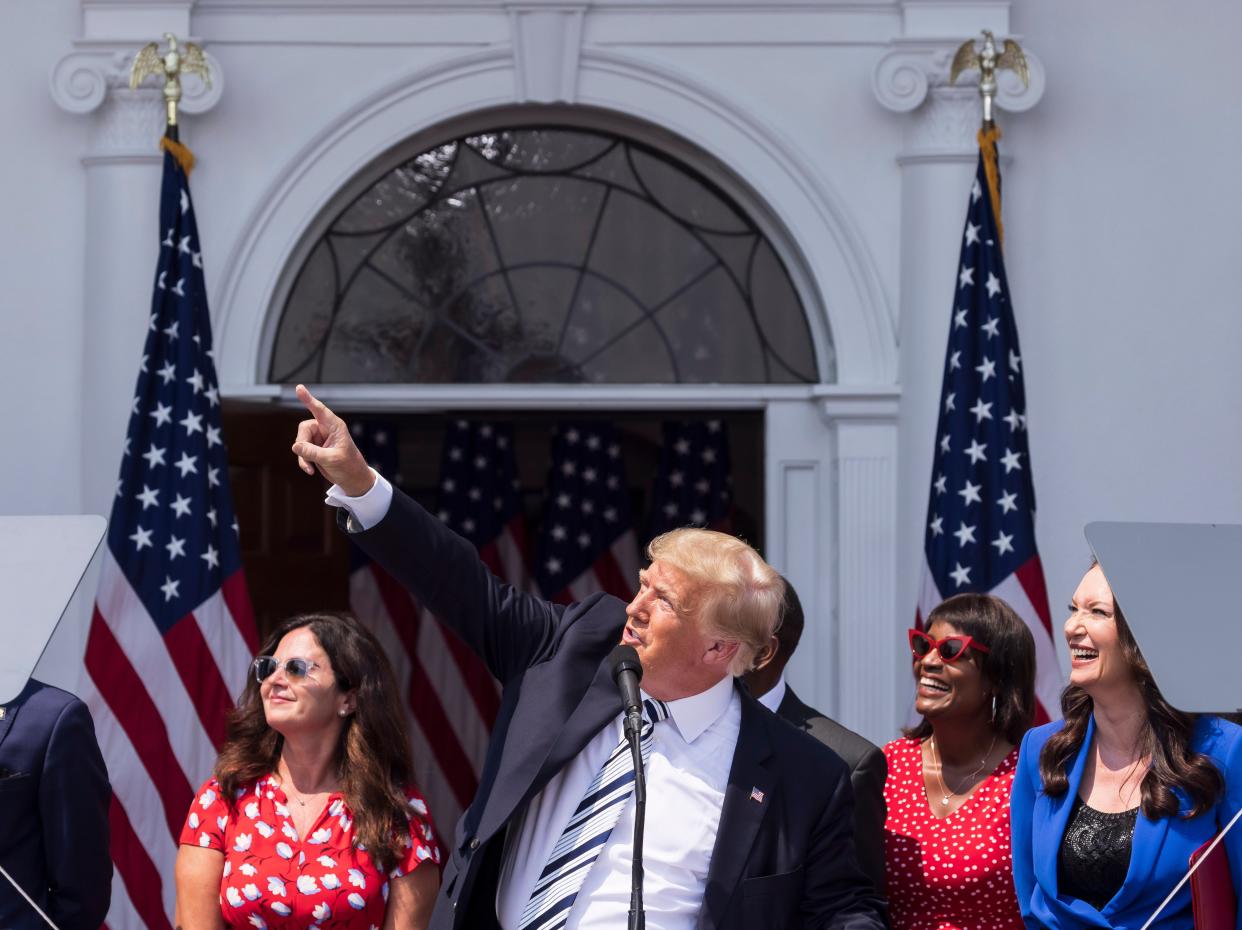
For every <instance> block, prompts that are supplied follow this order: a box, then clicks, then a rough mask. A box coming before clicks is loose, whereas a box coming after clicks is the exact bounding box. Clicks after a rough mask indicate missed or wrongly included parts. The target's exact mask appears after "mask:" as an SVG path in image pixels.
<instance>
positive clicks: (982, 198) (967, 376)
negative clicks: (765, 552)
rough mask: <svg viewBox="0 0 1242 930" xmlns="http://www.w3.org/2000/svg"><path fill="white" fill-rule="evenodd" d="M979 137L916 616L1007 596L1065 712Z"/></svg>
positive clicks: (1046, 690) (990, 140) (986, 151)
mask: <svg viewBox="0 0 1242 930" xmlns="http://www.w3.org/2000/svg"><path fill="white" fill-rule="evenodd" d="M979 143H980V151H979V166H978V169H977V170H976V172H975V182H974V185H973V186H972V188H971V191H970V205H969V208H968V210H967V215H966V229H965V232H964V233H963V240H962V251H961V260H960V262H959V263H958V275H957V289H956V294H955V297H954V304H953V322H952V324H951V325H950V328H949V345H948V349H947V351H946V353H945V363H944V387H943V388H942V390H941V402H940V419H939V423H938V425H937V427H936V451H935V457H934V466H933V474H934V478H933V479H932V485H931V494H930V497H929V500H928V504H927V526H926V535H925V537H924V551H925V554H926V562H925V565H924V571H923V582H922V586H921V589H920V592H919V602H918V611H917V614H916V622H917V623H918V624H919V625H920V626H921V625H922V620H923V618H924V617H926V616H927V614H928V613H929V612H930V611H931V609H932V608H933V607H935V606H936V605H937V604H939V603H940V601H942V600H943V599H944V598H946V597H949V596H951V595H953V594H960V593H962V592H964V591H979V592H985V593H989V594H994V595H996V596H997V597H999V598H1001V599H1002V600H1004V601H1005V602H1007V603H1008V604H1009V605H1010V606H1011V607H1013V609H1014V610H1015V611H1017V613H1018V615H1019V616H1020V617H1021V618H1022V619H1023V620H1024V621H1025V622H1026V624H1027V626H1029V627H1030V629H1031V632H1032V633H1033V634H1034V637H1035V652H1036V688H1035V690H1036V697H1037V699H1038V701H1039V704H1040V708H1039V714H1038V720H1039V721H1040V722H1043V721H1046V720H1047V719H1048V714H1049V713H1053V714H1055V713H1056V712H1057V709H1058V707H1059V700H1060V692H1061V685H1062V682H1061V673H1060V666H1059V665H1058V664H1057V659H1056V653H1055V650H1054V647H1053V641H1052V632H1051V631H1052V619H1051V616H1050V614H1049V611H1048V593H1047V589H1046V587H1045V585H1044V570H1043V567H1042V565H1041V563H1040V560H1039V552H1038V550H1037V549H1036V546H1035V490H1034V487H1033V485H1032V483H1031V456H1030V447H1029V444H1028V442H1027V432H1026V392H1025V390H1024V388H1023V383H1022V356H1021V354H1020V352H1019V349H1018V329H1017V326H1016V324H1015V323H1014V316H1013V307H1012V305H1011V304H1010V301H1009V283H1008V281H1007V280H1006V277H1005V263H1004V259H1003V255H1002V248H1001V224H1000V220H999V214H1000V207H999V188H1000V174H999V168H998V165H997V161H998V160H997V155H996V136H995V135H994V134H992V133H986V134H984V133H981V134H980V138H979ZM989 174H990V175H991V177H992V178H993V179H994V182H993V184H994V186H993V185H989V182H988V176H989Z"/></svg>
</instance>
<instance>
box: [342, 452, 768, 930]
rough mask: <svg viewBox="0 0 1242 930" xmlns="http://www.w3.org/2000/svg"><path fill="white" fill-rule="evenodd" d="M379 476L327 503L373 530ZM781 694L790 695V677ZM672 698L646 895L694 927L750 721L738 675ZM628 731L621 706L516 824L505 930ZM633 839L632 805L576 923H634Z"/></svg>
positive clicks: (652, 778) (661, 743) (653, 781)
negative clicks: (745, 721) (745, 722)
mask: <svg viewBox="0 0 1242 930" xmlns="http://www.w3.org/2000/svg"><path fill="white" fill-rule="evenodd" d="M376 478H377V480H376V482H375V484H374V485H373V486H372V488H371V490H369V491H368V492H367V493H366V494H363V495H361V496H359V497H349V496H347V495H346V494H345V493H344V492H343V491H341V489H340V488H339V487H337V486H336V485H333V486H332V487H331V488H329V489H328V494H327V503H329V504H331V505H332V506H334V507H344V508H345V509H346V510H347V511H348V512H349V514H350V516H351V518H352V522H353V523H354V524H356V525H357V526H358V527H360V528H362V529H370V528H371V527H373V526H374V525H375V524H377V523H379V521H380V520H382V519H383V518H384V515H385V514H387V512H388V508H389V506H390V505H391V503H392V485H391V484H389V483H388V482H387V481H386V480H385V479H384V477H383V476H382V475H379V474H378V473H377V475H376ZM775 691H776V689H773V692H775ZM770 693H772V692H770ZM780 693H781V694H782V695H783V694H784V687H783V680H782V684H781V686H780ZM667 704H668V708H669V719H668V720H666V721H664V722H662V723H660V724H658V725H657V726H656V728H655V733H654V735H653V742H652V747H651V756H650V758H649V760H648V762H647V818H646V830H645V832H644V841H643V864H644V869H645V876H644V883H643V902H644V905H645V909H646V915H647V927H648V928H649V930H693V928H694V927H695V925H696V923H697V921H698V915H699V910H700V908H701V907H702V903H703V891H704V889H705V888H706V885H707V870H708V866H709V865H710V864H711V858H712V850H713V849H714V848H715V845H716V831H717V828H718V827H719V826H720V813H721V809H722V808H723V806H724V794H725V787H726V786H727V785H728V781H729V769H730V768H731V767H732V765H733V753H734V750H735V749H736V748H737V739H738V734H739V732H740V730H741V726H742V703H741V700H740V698H739V697H738V695H737V693H736V690H735V689H734V686H733V679H732V677H729V676H726V677H725V678H722V679H721V680H720V681H719V682H717V683H716V684H715V685H713V686H712V687H711V688H709V689H708V690H706V691H703V692H701V693H699V694H696V695H692V696H691V697H687V698H682V699H680V700H677V701H669V702H667ZM621 736H622V715H621V714H620V713H618V714H617V716H616V718H615V719H614V720H613V721H612V722H611V723H610V724H609V725H608V726H605V727H604V728H603V729H602V730H600V732H599V733H597V734H596V735H595V736H594V737H592V739H591V741H590V742H588V743H587V745H586V746H585V747H584V748H583V750H582V751H581V752H580V753H579V754H578V755H577V756H576V757H575V758H574V759H572V760H571V761H570V762H569V763H568V764H567V765H566V766H565V767H564V768H563V769H561V771H560V772H558V773H557V774H556V775H554V776H553V777H552V780H551V781H549V782H548V784H547V785H545V786H544V788H543V790H542V791H540V792H539V793H538V794H537V795H535V796H534V797H533V798H532V799H531V801H530V803H529V804H528V805H527V806H526V809H525V810H524V811H522V812H521V813H520V814H519V815H518V816H517V818H516V819H515V821H514V822H513V824H512V825H511V826H510V828H509V830H508V835H507V839H506V841H505V849H504V857H503V859H502V862H501V870H500V880H499V882H498V884H497V890H496V916H497V917H498V918H499V920H500V925H501V927H503V928H504V930H517V927H518V925H519V923H520V920H521V914H522V911H523V909H524V908H525V907H526V902H527V901H528V900H529V898H530V891H531V889H532V888H533V887H534V885H535V882H536V881H537V880H538V878H539V874H540V873H541V872H542V871H543V867H544V865H545V864H546V863H547V861H548V853H549V852H550V851H551V849H552V847H553V846H554V845H555V844H556V841H557V840H558V839H559V838H560V835H561V831H562V830H563V829H564V826H565V824H566V823H567V822H568V821H569V818H570V816H571V815H572V814H573V812H574V810H575V809H576V808H577V806H578V803H579V802H580V801H581V800H582V796H583V794H585V792H586V789H587V786H588V785H589V784H590V783H591V780H592V779H593V778H594V777H595V773H596V772H597V771H598V770H599V768H600V766H602V765H603V764H604V761H605V760H606V759H607V758H608V756H609V755H610V754H611V753H612V751H613V749H615V748H616V746H617V744H618V743H619V742H620V741H621ZM633 841H634V807H633V804H632V803H631V804H629V805H627V806H626V809H625V810H624V811H623V812H622V813H621V819H620V820H619V821H618V822H617V825H616V826H615V827H614V828H613V831H612V834H611V835H610V836H609V838H608V842H607V843H606V844H605V845H604V848H603V849H602V850H601V851H600V854H599V857H598V858H597V859H596V860H595V864H594V865H593V866H592V867H591V871H590V872H589V873H588V875H587V877H586V881H585V882H584V883H583V886H582V889H581V891H579V893H578V897H577V900H576V901H575V902H574V906H573V907H572V908H571V909H570V911H569V917H568V921H567V922H566V930H614V928H616V927H624V926H625V925H626V921H627V918H628V914H629V908H630V871H631V867H632V864H633V856H632V851H633Z"/></svg>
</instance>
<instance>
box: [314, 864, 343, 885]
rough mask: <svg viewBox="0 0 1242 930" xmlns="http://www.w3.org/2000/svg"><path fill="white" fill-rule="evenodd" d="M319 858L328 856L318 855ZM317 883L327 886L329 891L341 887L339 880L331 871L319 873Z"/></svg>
mask: <svg viewBox="0 0 1242 930" xmlns="http://www.w3.org/2000/svg"><path fill="white" fill-rule="evenodd" d="M319 858H320V859H321V860H323V859H327V858H328V857H327V856H320V857H319ZM319 883H320V884H321V885H323V886H324V887H325V888H327V889H328V890H329V891H333V890H335V889H337V888H340V887H341V880H340V879H339V878H337V877H336V876H335V875H333V874H332V873H331V872H325V873H324V874H323V875H321V876H320V878H319Z"/></svg>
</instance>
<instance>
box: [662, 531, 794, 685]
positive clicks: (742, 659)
mask: <svg viewBox="0 0 1242 930" xmlns="http://www.w3.org/2000/svg"><path fill="white" fill-rule="evenodd" d="M647 557H648V558H649V559H650V560H651V561H653V562H654V561H656V560H657V559H658V560H659V561H661V562H663V563H665V564H666V565H669V566H671V567H672V568H675V569H676V570H677V571H679V572H681V573H682V574H683V575H685V576H686V578H687V579H688V580H689V581H691V582H692V583H693V585H694V587H693V590H692V592H691V593H690V596H689V599H683V600H682V603H681V604H680V607H681V609H682V610H683V611H685V612H686V613H687V614H688V615H689V616H691V617H693V618H694V619H696V620H698V621H699V622H700V623H702V625H703V626H702V629H703V632H705V633H706V634H708V635H709V636H713V637H717V638H719V639H723V640H727V641H729V642H736V643H737V644H738V650H737V655H735V656H734V657H733V661H732V663H730V666H729V672H730V673H731V674H732V675H735V676H737V675H742V674H744V673H745V672H747V671H749V670H750V667H751V665H752V664H754V660H755V655H756V654H757V653H758V652H759V651H760V650H762V649H763V648H764V647H765V646H766V645H767V644H768V641H769V640H770V639H771V638H772V635H773V634H774V633H775V632H776V631H777V630H778V629H779V628H780V625H781V612H782V609H783V607H782V605H783V603H784V599H785V580H784V579H783V578H781V576H780V575H779V574H777V572H776V570H775V569H773V568H772V566H770V565H769V564H768V563H767V562H765V561H764V560H763V558H762V557H761V556H760V555H759V553H758V552H756V551H755V550H754V549H753V548H751V547H750V546H748V545H747V544H746V543H744V542H742V541H741V540H740V539H737V538H735V537H733V536H729V535H727V534H725V533H718V532H716V531H715V530H701V529H694V528H692V527H685V528H683V529H678V530H670V531H669V532H667V533H664V534H663V535H660V536H657V537H656V538H655V539H653V540H652V541H651V543H650V545H648V546H647Z"/></svg>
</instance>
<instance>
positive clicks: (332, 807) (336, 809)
mask: <svg viewBox="0 0 1242 930" xmlns="http://www.w3.org/2000/svg"><path fill="white" fill-rule="evenodd" d="M344 810H345V802H344V801H342V800H341V799H340V798H337V799H336V800H335V801H333V802H332V803H331V804H329V805H328V816H329V817H336V816H337V815H339V814H340V813H341V812H343V811H344Z"/></svg>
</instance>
